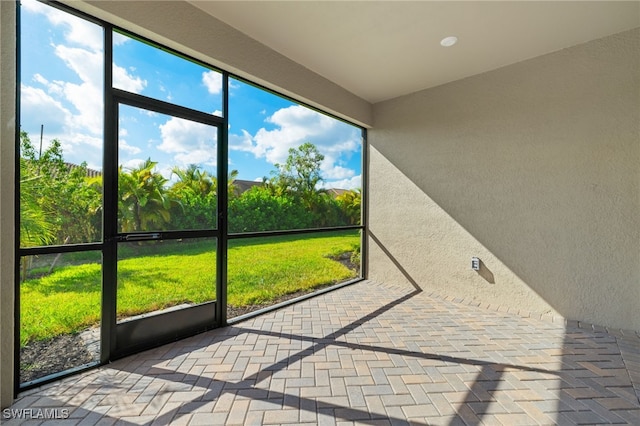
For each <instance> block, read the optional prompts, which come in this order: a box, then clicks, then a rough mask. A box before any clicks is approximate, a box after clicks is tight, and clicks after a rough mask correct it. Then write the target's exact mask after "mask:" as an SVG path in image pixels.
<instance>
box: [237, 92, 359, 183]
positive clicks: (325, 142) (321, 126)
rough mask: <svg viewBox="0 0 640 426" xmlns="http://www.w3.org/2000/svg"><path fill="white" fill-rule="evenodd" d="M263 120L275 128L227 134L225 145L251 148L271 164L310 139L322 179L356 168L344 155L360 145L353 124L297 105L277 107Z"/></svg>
mask: <svg viewBox="0 0 640 426" xmlns="http://www.w3.org/2000/svg"><path fill="white" fill-rule="evenodd" d="M265 121H266V122H268V123H271V124H274V125H275V126H276V128H275V129H273V130H267V129H266V128H264V127H263V128H261V129H260V130H258V131H257V132H256V134H255V135H254V136H252V135H251V134H250V133H249V132H247V131H246V130H243V131H242V135H238V134H230V135H229V149H230V150H235V151H244V152H251V153H253V154H254V156H255V157H256V158H264V159H265V160H267V161H268V162H269V163H271V164H276V163H278V164H282V163H284V162H285V161H286V159H287V157H288V155H289V149H290V148H297V147H298V146H300V145H302V144H303V143H305V142H311V143H312V144H314V145H315V146H316V147H317V148H318V150H319V151H320V153H321V154H322V155H324V157H325V158H324V161H323V162H322V164H321V171H322V175H323V177H324V178H325V179H341V180H347V179H350V178H352V177H354V175H355V173H356V171H355V170H353V169H349V168H347V167H345V164H344V158H345V157H346V158H347V159H348V158H349V157H350V156H351V155H353V154H354V153H356V152H357V151H358V150H359V149H360V146H361V136H360V131H359V130H358V129H356V128H355V127H353V126H350V125H348V124H346V123H343V122H341V121H338V120H335V119H333V118H331V117H328V116H326V115H324V114H321V113H318V112H316V111H314V110H311V109H309V108H306V107H303V106H300V105H294V106H291V107H288V108H283V109H280V110H278V111H276V112H275V113H274V114H273V115H272V116H270V117H268V118H267V119H266V120H265Z"/></svg>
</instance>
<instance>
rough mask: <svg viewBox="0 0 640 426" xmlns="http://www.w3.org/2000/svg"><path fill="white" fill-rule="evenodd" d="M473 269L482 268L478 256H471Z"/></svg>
mask: <svg viewBox="0 0 640 426" xmlns="http://www.w3.org/2000/svg"><path fill="white" fill-rule="evenodd" d="M471 269H473V270H474V271H479V270H480V258H478V257H472V258H471Z"/></svg>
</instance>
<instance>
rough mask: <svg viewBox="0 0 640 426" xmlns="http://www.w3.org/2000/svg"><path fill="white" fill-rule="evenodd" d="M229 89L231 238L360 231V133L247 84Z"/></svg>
mask: <svg viewBox="0 0 640 426" xmlns="http://www.w3.org/2000/svg"><path fill="white" fill-rule="evenodd" d="M230 84H231V86H230V87H231V93H230V94H231V96H230V100H229V104H230V105H229V110H230V111H231V112H230V114H229V120H230V129H229V132H230V133H229V164H230V168H231V169H233V170H234V171H233V172H232V176H231V177H232V178H233V191H232V192H231V196H230V199H229V231H230V232H231V233H235V232H253V231H269V230H286V229H307V228H322V227H332V226H345V225H354V224H360V199H361V197H360V188H361V187H362V136H361V130H360V129H359V128H357V127H355V126H352V125H349V124H347V123H344V122H342V121H339V120H336V119H334V118H331V117H329V116H326V115H324V114H321V113H319V112H316V111H314V110H312V109H310V108H307V107H305V106H302V105H297V104H294V103H292V102H290V101H288V100H286V99H283V98H281V97H279V96H276V95H274V94H272V93H269V92H266V91H264V90H262V89H259V88H256V87H254V86H251V85H249V84H246V83H243V82H241V81H237V80H232V81H231V83H230Z"/></svg>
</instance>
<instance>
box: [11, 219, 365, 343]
mask: <svg viewBox="0 0 640 426" xmlns="http://www.w3.org/2000/svg"><path fill="white" fill-rule="evenodd" d="M359 244H360V237H359V234H358V233H357V232H353V231H350V232H341V233H331V234H316V235H312V236H308V235H307V236H285V237H271V238H266V237H265V238H253V239H242V240H231V241H230V243H229V258H228V281H229V284H228V302H229V305H231V306H245V305H256V304H258V305H269V304H270V303H271V301H272V300H275V299H276V298H278V297H280V296H282V295H285V294H289V293H293V292H296V291H299V290H305V291H310V290H312V289H314V288H317V287H320V286H323V285H327V284H332V283H337V282H341V281H344V280H346V279H349V278H352V277H355V273H354V272H353V271H351V270H349V269H348V268H347V267H345V266H343V265H342V264H340V263H339V262H336V261H334V260H332V259H330V258H329V256H332V255H337V254H340V253H345V252H351V251H354V250H355V248H356V247H358V246H359ZM92 255H93V256H94V258H93V259H91V258H90V257H86V258H85V262H91V263H83V259H82V256H81V255H80V254H77V253H76V254H74V256H67V257H68V258H69V259H68V260H67V261H61V262H60V263H59V265H60V266H57V267H56V268H55V270H54V271H53V272H52V273H51V274H43V275H42V276H40V277H38V278H34V279H28V280H27V281H25V282H24V283H22V284H21V290H20V310H21V312H20V315H21V317H20V319H21V324H20V325H21V332H20V340H21V343H22V345H25V344H26V343H28V342H29V341H31V340H42V339H47V338H50V337H53V336H56V335H59V334H66V333H74V332H77V331H80V330H82V329H84V328H86V327H89V326H92V325H96V324H98V323H99V321H100V297H101V266H100V264H99V263H96V260H95V254H92ZM65 256H66V255H65ZM89 256H91V255H89ZM215 265H216V255H215V243H214V242H213V240H204V241H195V242H182V243H181V242H164V243H159V244H147V245H145V246H136V245H130V246H129V247H123V249H122V250H121V252H120V260H119V262H118V299H117V314H118V317H119V318H123V317H127V316H132V315H137V314H141V313H145V312H152V311H155V310H158V309H163V308H167V307H170V306H175V305H177V304H181V303H202V302H205V301H210V300H215V277H216V270H215ZM43 270H46V268H43Z"/></svg>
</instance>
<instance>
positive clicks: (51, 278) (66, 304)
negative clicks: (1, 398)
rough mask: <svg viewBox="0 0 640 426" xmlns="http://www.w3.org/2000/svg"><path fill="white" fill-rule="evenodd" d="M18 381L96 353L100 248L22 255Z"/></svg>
mask: <svg viewBox="0 0 640 426" xmlns="http://www.w3.org/2000/svg"><path fill="white" fill-rule="evenodd" d="M20 266H21V268H20V269H21V271H20V382H21V383H25V382H28V381H31V380H34V379H38V378H41V377H45V376H48V375H50V374H54V373H59V372H61V371H65V370H69V369H71V368H74V367H79V366H81V365H84V364H87V363H90V362H94V361H99V359H100V312H101V290H102V258H101V253H100V252H98V251H88V252H79V253H59V254H49V255H40V256H27V257H22V258H21V259H20Z"/></svg>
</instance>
